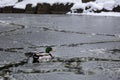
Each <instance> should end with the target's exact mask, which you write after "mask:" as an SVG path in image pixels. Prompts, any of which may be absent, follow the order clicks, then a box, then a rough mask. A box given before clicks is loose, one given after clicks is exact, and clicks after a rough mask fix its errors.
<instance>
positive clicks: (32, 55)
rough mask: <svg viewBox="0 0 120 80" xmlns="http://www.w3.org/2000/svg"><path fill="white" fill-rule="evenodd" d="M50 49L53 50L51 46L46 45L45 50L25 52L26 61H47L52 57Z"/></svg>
mask: <svg viewBox="0 0 120 80" xmlns="http://www.w3.org/2000/svg"><path fill="white" fill-rule="evenodd" d="M52 51H54V49H53V48H52V47H47V48H46V50H45V52H27V53H25V56H26V57H27V59H28V63H39V62H48V61H50V60H52V59H53V58H54V57H53V56H52V54H51V52H52Z"/></svg>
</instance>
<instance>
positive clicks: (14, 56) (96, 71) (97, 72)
mask: <svg viewBox="0 0 120 80" xmlns="http://www.w3.org/2000/svg"><path fill="white" fill-rule="evenodd" d="M46 46H53V47H54V48H56V52H54V53H53V55H54V56H55V57H56V59H59V60H56V61H51V62H49V63H35V64H28V63H23V64H18V63H21V62H20V61H24V59H25V58H26V57H25V55H24V53H25V52H30V51H44V49H45V48H46ZM16 64H18V65H16ZM6 71H8V72H10V74H9V77H10V78H11V80H13V78H14V79H15V80H120V76H119V75H120V18H119V17H118V18H117V17H95V16H71V15H38V14H0V76H1V77H0V79H2V77H3V76H5V75H6Z"/></svg>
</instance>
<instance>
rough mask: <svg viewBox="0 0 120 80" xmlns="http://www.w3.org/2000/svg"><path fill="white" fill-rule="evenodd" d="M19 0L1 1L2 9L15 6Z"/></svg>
mask: <svg viewBox="0 0 120 80" xmlns="http://www.w3.org/2000/svg"><path fill="white" fill-rule="evenodd" d="M17 2H18V0H0V7H5V6H14V5H15V4H16V3H17Z"/></svg>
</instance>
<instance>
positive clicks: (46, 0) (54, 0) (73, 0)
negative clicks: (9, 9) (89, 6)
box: [14, 0, 81, 9]
mask: <svg viewBox="0 0 120 80" xmlns="http://www.w3.org/2000/svg"><path fill="white" fill-rule="evenodd" d="M77 2H81V0H29V1H28V0H24V1H22V2H19V3H17V4H15V6H14V7H15V8H22V9H25V7H26V4H32V6H33V7H34V6H36V5H37V3H49V4H51V5H52V4H54V3H63V4H66V3H77Z"/></svg>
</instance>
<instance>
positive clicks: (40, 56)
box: [33, 52, 53, 63]
mask: <svg viewBox="0 0 120 80" xmlns="http://www.w3.org/2000/svg"><path fill="white" fill-rule="evenodd" d="M52 58H53V56H51V54H50V53H44V52H39V53H36V54H34V55H33V63H36V62H49V61H51V60H52Z"/></svg>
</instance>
